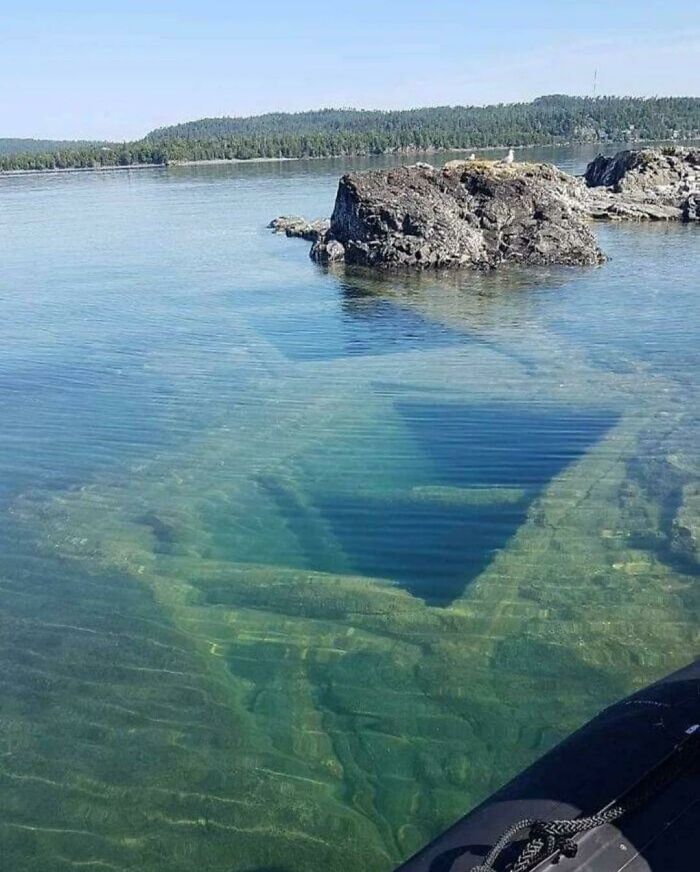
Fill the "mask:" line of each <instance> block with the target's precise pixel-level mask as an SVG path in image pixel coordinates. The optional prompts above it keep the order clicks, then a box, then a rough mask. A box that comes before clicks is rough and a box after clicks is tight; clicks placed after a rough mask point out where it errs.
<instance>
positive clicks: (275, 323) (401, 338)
mask: <svg viewBox="0 0 700 872" xmlns="http://www.w3.org/2000/svg"><path fill="white" fill-rule="evenodd" d="M253 324H254V326H255V327H256V328H257V329H258V330H259V331H260V333H261V334H262V335H263V336H264V337H265V338H266V339H268V340H269V341H270V342H272V343H274V345H276V346H277V348H279V350H280V351H281V352H282V353H283V354H284V355H285V356H286V357H288V358H289V359H290V360H299V361H302V360H330V359H332V358H335V357H351V356H354V355H363V354H391V353H392V352H397V351H408V350H411V349H428V348H439V347H440V346H442V345H449V344H452V343H454V342H456V341H458V338H459V334H458V333H457V332H456V331H454V330H450V329H449V328H448V327H445V326H444V325H440V324H436V323H434V322H432V321H430V320H428V319H426V318H423V317H422V316H421V315H419V314H418V313H416V312H413V311H411V310H409V309H403V308H401V307H400V306H397V305H394V304H393V303H390V302H388V301H387V300H383V299H376V298H374V297H372V298H370V299H367V298H366V297H365V298H360V299H359V300H358V299H352V298H344V299H343V302H342V306H341V307H340V308H337V307H334V308H332V309H331V308H328V309H323V310H320V311H319V312H311V313H308V314H303V315H291V316H290V315H289V314H288V313H282V314H278V315H274V316H268V317H267V318H265V319H259V320H258V321H253Z"/></svg>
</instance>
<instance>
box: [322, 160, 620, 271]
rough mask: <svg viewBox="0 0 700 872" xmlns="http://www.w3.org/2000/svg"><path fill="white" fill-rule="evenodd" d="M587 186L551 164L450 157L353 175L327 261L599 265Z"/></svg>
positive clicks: (334, 221) (339, 201)
mask: <svg viewBox="0 0 700 872" xmlns="http://www.w3.org/2000/svg"><path fill="white" fill-rule="evenodd" d="M582 188H583V186H582V184H581V183H580V181H577V180H576V179H574V178H573V177H571V176H568V175H567V174H566V173H563V172H561V171H560V170H558V169H556V168H555V167H553V166H550V165H548V164H530V163H514V164H511V165H506V164H503V163H500V162H494V161H472V160H470V161H451V162H450V163H449V164H446V165H445V167H443V168H442V169H441V170H439V169H435V168H434V167H431V166H429V165H426V164H420V165H415V166H410V167H397V168H393V169H389V170H372V171H369V172H358V173H348V174H347V175H345V176H343V178H342V179H341V180H340V184H339V187H338V193H337V196H336V201H335V208H334V210H333V215H332V216H331V223H330V228H329V230H328V232H327V233H326V234H324V235H323V236H321V237H319V238H318V239H317V241H316V242H315V243H314V245H313V247H312V249H311V256H312V257H313V258H314V259H315V260H318V261H320V262H327V261H329V260H341V259H342V260H344V261H345V263H349V264H360V265H364V266H372V267H381V268H391V267H413V268H418V269H426V268H443V267H465V266H471V267H480V268H487V269H490V268H494V267H496V266H499V265H500V264H503V263H518V264H532V265H546V264H569V265H575V264H597V263H600V262H601V261H602V260H603V259H604V258H603V254H602V252H601V251H600V249H599V248H598V246H597V244H596V241H595V238H594V236H593V234H592V233H591V230H590V228H589V227H588V225H587V222H586V218H585V215H584V213H583V210H582V208H581V206H580V202H579V201H580V199H581V194H580V192H581V190H582Z"/></svg>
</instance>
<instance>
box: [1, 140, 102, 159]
mask: <svg viewBox="0 0 700 872" xmlns="http://www.w3.org/2000/svg"><path fill="white" fill-rule="evenodd" d="M101 145H105V143H104V142H95V141H94V140H92V141H88V140H79V141H76V140H74V139H2V138H0V155H14V154H48V153H49V152H56V151H63V150H73V149H76V148H82V147H85V146H88V147H90V148H98V147H99V146H101Z"/></svg>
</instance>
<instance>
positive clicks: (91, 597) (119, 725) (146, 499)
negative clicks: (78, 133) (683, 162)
mask: <svg viewBox="0 0 700 872" xmlns="http://www.w3.org/2000/svg"><path fill="white" fill-rule="evenodd" d="M593 151H594V150H593V149H585V148H571V149H558V150H540V151H537V150H533V151H532V152H530V153H529V154H528V155H527V156H528V157H534V158H541V159H549V160H555V161H556V162H557V163H559V165H561V166H562V167H563V168H565V169H567V170H570V171H580V170H581V169H582V168H583V166H584V165H585V162H586V160H587V159H589V158H590V157H592V156H593ZM447 157H448V156H446V157H445V159H447ZM391 160H392V159H390V158H375V159H372V160H364V161H363V160H357V161H310V162H308V163H283V164H257V165H244V166H240V165H237V166H230V167H222V166H216V167H190V168H185V167H183V168H171V169H169V170H148V171H133V172H124V173H104V174H80V175H78V174H75V175H73V174H66V175H60V176H31V177H29V176H28V177H22V178H17V177H2V178H0V251H1V252H2V269H1V270H0V306H1V311H2V313H3V319H2V321H1V322H0V408H1V409H2V427H0V512H1V513H2V524H0V608H1V612H0V667H1V668H0V682H1V687H0V854H1V855H2V857H3V863H4V864H5V865H6V866H7V868H8V869H12V870H22V872H24V870H31V872H34V870H37V872H38V870H41V872H54V870H56V872H65V870H76V869H105V870H115V869H116V870H133V872H136V870H138V872H161V870H162V872H166V870H167V872H173V870H174V872H177V870H182V872H185V870H188V872H189V870H191V869H192V868H194V867H195V866H198V867H200V868H203V869H206V870H212V872H218V870H221V872H234V870H235V872H238V870H242V872H243V870H245V872H263V870H265V872H273V870H274V872H297V870H299V872H301V870H304V872H310V870H316V869H318V870H319V872H320V870H324V872H327V870H339V872H340V870H342V872H346V870H348V872H352V870H358V872H359V870H390V869H391V868H392V867H393V866H394V865H395V864H396V863H398V862H399V861H400V860H401V859H402V858H404V857H406V856H407V855H409V854H410V853H411V852H412V851H414V850H415V849H417V848H418V847H419V846H420V844H421V843H422V842H423V841H425V840H426V839H428V838H430V837H431V836H432V835H434V834H436V833H437V832H439V830H440V829H441V828H443V827H444V826H445V825H447V824H448V823H449V822H450V821H451V820H453V819H454V818H455V817H457V816H458V815H460V814H462V813H464V812H465V811H466V810H468V808H469V807H470V806H472V805H473V804H474V803H475V802H477V801H478V800H479V799H481V798H483V797H484V796H486V795H488V794H489V793H490V792H491V791H493V790H494V789H495V788H496V787H497V786H498V785H499V784H501V783H503V782H504V781H505V780H506V779H507V778H508V777H510V776H511V775H512V774H514V773H515V772H517V771H518V770H519V769H521V768H522V767H523V766H525V765H526V764H527V763H529V762H530V761H531V760H533V759H534V758H535V757H537V756H538V755H540V754H541V753H543V752H544V751H545V750H546V749H548V748H549V747H551V745H552V744H553V743H555V742H556V741H557V740H558V739H559V738H561V737H562V736H563V735H565V734H566V733H568V732H569V731H570V730H572V729H574V728H575V727H576V726H577V725H579V724H580V723H582V722H583V721H584V720H585V719H587V718H588V717H590V716H591V715H592V714H594V713H595V712H596V711H598V710H599V709H600V708H601V707H602V706H604V705H605V704H606V703H608V702H610V701H611V700H612V699H615V698H617V697H618V696H620V695H622V694H624V693H627V692H629V691H631V690H632V689H634V688H636V687H639V686H640V685H642V684H644V683H646V682H648V681H650V680H652V679H653V678H656V677H658V676H660V675H662V674H664V673H666V672H668V671H670V670H671V669H673V668H675V667H677V666H680V665H682V664H683V663H685V662H687V661H688V660H690V659H691V658H692V657H693V656H696V655H697V651H698V615H699V613H700V604H699V602H698V583H697V580H698V573H697V568H698V563H697V560H698V548H697V542H698V535H699V533H698V530H699V525H700V489H699V485H698V471H699V468H700V457H699V448H698V446H699V445H700V439H699V438H698V436H699V435H700V433H699V431H700V416H699V415H698V408H700V406H699V405H698V391H697V385H698V375H699V374H700V359H699V358H700V355H699V352H698V348H700V342H699V341H698V338H699V334H700V314H699V313H700V307H699V306H698V282H697V276H698V275H700V239H699V237H698V231H697V228H693V227H681V226H631V225H619V226H612V225H610V226H601V227H599V228H598V229H597V232H598V235H599V238H600V242H601V245H602V247H603V248H604V250H605V251H606V252H607V253H608V255H609V256H610V260H609V261H608V262H607V263H606V264H605V265H603V266H602V267H600V268H593V269H548V270H531V271H517V270H506V271H504V272H499V273H497V274H494V275H488V276H485V275H476V274H472V273H465V274H460V275H457V274H452V275H447V276H442V277H436V276H431V275H428V276H420V277H416V276H413V277H411V276H404V277H397V276H394V277H386V276H384V277H378V276H372V275H370V274H368V273H363V272H350V271H348V272H344V271H341V270H339V271H330V272H328V271H324V270H322V269H320V268H318V267H317V266H316V265H314V264H313V263H312V262H311V261H310V260H309V259H308V256H307V251H308V245H307V244H306V243H302V242H299V241H296V240H287V239H284V238H280V237H276V236H274V235H271V234H270V233H269V231H267V230H266V229H265V225H266V223H267V222H268V221H269V220H270V218H272V217H274V216H275V215H278V214H283V213H287V214H292V213H297V214H304V215H306V216H308V217H317V216H322V215H324V214H328V212H329V211H330V208H331V205H332V200H333V196H334V192H335V187H336V184H337V178H338V176H339V175H340V174H341V173H342V172H343V171H344V170H345V169H346V168H347V167H349V166H369V165H380V164H382V163H387V162H390V161H391Z"/></svg>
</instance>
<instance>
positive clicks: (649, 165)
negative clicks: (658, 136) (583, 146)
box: [584, 146, 700, 221]
mask: <svg viewBox="0 0 700 872" xmlns="http://www.w3.org/2000/svg"><path fill="white" fill-rule="evenodd" d="M584 179H585V182H586V185H587V186H588V188H589V189H590V191H589V198H588V202H589V212H590V214H591V216H592V217H594V218H612V219H631V220H650V221H669V220H678V221H696V220H698V215H699V213H700V209H699V208H698V206H699V204H700V149H697V148H695V149H693V148H681V147H679V146H669V147H668V148H645V149H641V150H638V151H632V150H626V151H620V152H618V153H617V154H616V155H614V156H613V157H605V156H604V155H602V154H601V155H598V157H597V158H596V159H595V160H593V161H591V163H589V164H588V167H587V168H586V172H585V175H584Z"/></svg>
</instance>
